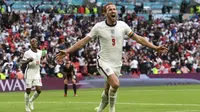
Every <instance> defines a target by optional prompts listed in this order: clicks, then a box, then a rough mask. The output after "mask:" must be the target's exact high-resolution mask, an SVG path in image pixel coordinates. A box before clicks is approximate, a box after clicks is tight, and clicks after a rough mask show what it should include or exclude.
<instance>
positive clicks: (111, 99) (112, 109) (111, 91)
mask: <svg viewBox="0 0 200 112" xmlns="http://www.w3.org/2000/svg"><path fill="white" fill-rule="evenodd" d="M116 98H117V90H115V89H114V88H112V87H110V89H109V104H110V108H109V112H115V103H116Z"/></svg>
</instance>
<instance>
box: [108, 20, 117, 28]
mask: <svg viewBox="0 0 200 112" xmlns="http://www.w3.org/2000/svg"><path fill="white" fill-rule="evenodd" d="M116 24H117V21H115V22H111V21H109V20H107V19H106V25H108V26H111V27H112V26H115V25H116Z"/></svg>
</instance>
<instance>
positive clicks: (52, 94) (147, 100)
mask: <svg viewBox="0 0 200 112" xmlns="http://www.w3.org/2000/svg"><path fill="white" fill-rule="evenodd" d="M102 90H103V88H100V89H79V90H78V97H74V96H73V91H72V90H69V91H68V97H63V91H62V90H57V91H54V90H53V91H42V94H41V95H40V97H38V99H36V101H35V110H34V111H32V112H95V111H94V108H95V107H96V106H98V104H99V101H100V95H101V93H102ZM32 93H33V92H32ZM0 112H25V109H24V92H8V93H6V92H4V93H0ZM104 112H108V108H106V109H105V111H104ZM116 112H200V85H184V86H152V87H139V86H138V87H130V88H120V89H119V92H118V99H117V104H116Z"/></svg>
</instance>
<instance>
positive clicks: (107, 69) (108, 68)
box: [97, 59, 122, 78]
mask: <svg viewBox="0 0 200 112" xmlns="http://www.w3.org/2000/svg"><path fill="white" fill-rule="evenodd" d="M97 70H98V72H99V73H100V74H101V75H102V76H104V77H105V78H107V77H108V76H110V75H111V74H114V73H115V74H116V75H117V76H118V77H119V76H121V75H122V74H121V66H119V67H114V66H112V65H111V64H108V63H106V62H105V61H102V60H100V59H98V61H97Z"/></svg>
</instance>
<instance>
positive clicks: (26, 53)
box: [22, 52, 29, 61]
mask: <svg viewBox="0 0 200 112" xmlns="http://www.w3.org/2000/svg"><path fill="white" fill-rule="evenodd" d="M28 58H29V55H28V52H25V53H24V56H23V58H22V60H25V61H26V60H27V59H28Z"/></svg>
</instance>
